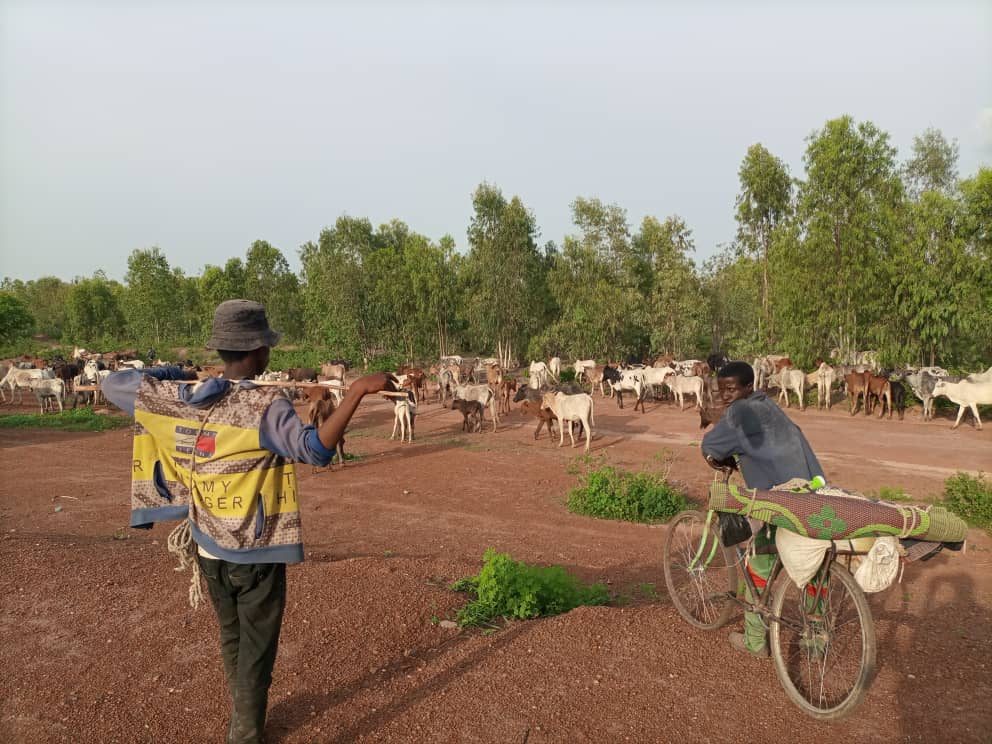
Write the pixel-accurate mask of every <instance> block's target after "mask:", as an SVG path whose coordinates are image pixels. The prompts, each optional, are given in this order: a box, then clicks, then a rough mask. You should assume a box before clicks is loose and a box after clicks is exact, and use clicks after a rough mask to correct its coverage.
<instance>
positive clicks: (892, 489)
mask: <svg viewBox="0 0 992 744" xmlns="http://www.w3.org/2000/svg"><path fill="white" fill-rule="evenodd" d="M873 496H874V498H876V499H878V500H879V501H911V500H912V497H911V496H910V495H909V494H907V493H906V491H905V489H903V488H902V487H900V486H881V487H879V489H878V493H877V494H874V495H873Z"/></svg>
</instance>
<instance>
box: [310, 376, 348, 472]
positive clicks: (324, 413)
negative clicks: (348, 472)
mask: <svg viewBox="0 0 992 744" xmlns="http://www.w3.org/2000/svg"><path fill="white" fill-rule="evenodd" d="M315 388H323V394H324V395H326V397H317V398H311V400H310V406H309V408H307V421H308V422H309V423H311V424H313V425H314V426H316V427H317V428H318V429H319V428H320V426H321V424H323V423H324V422H325V421H326V420H327V419H329V418H330V417H331V414H333V413H334V411H335V409H336V406H335V405H334V399H333V398H332V397H331V391H330V390H328V389H327V387H326V386H324V385H314V386H313V387H310V388H304V390H306V391H307V395H308V396H309V395H311V394H313V395H315V396H317V395H320V394H321V391H320V390H316V389H315ZM334 451H335V452H336V453H337V456H338V462H340V463H341V467H344V456H345V455H344V435H342V436H341V439H340V440H339V441H338V443H337V444H336V445H334ZM333 464H334V458H333V457H332V458H331V461H330V462H329V463H327V467H328V468H330V467H331V465H333ZM311 472H317V468H313V469H312V470H311Z"/></svg>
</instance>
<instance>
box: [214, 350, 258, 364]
mask: <svg viewBox="0 0 992 744" xmlns="http://www.w3.org/2000/svg"><path fill="white" fill-rule="evenodd" d="M217 354H218V355H219V356H220V358H221V361H222V362H224V363H225V364H235V363H237V362H240V361H241V360H242V359H244V358H245V357H246V356H248V355H249V354H251V352H250V351H230V350H229V349H217Z"/></svg>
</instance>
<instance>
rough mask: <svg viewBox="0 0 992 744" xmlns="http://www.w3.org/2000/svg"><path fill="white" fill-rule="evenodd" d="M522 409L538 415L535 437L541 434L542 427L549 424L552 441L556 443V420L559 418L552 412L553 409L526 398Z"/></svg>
mask: <svg viewBox="0 0 992 744" xmlns="http://www.w3.org/2000/svg"><path fill="white" fill-rule="evenodd" d="M520 410H521V411H522V412H523V413H525V414H529V415H531V416H536V417H537V428H536V429H535V430H534V439H537V438H538V437H539V436H540V434H541V429H543V428H544V427H545V426H547V427H548V435H549V436H550V437H551V443H552V444H554V437H555V422H556V421H557V420H558V417H557V416H555V415H554V413H552V412H551V409H550V408H545V407H544V406H543V405H542V404H541V403H540V402H538V401H533V400H525V401H524V402H523V403H521V404H520Z"/></svg>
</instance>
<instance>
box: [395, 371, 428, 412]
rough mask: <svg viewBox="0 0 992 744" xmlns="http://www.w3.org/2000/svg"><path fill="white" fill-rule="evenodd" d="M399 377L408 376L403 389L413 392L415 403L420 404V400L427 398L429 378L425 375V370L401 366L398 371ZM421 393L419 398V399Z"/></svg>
mask: <svg viewBox="0 0 992 744" xmlns="http://www.w3.org/2000/svg"><path fill="white" fill-rule="evenodd" d="M396 374H398V375H406V379H405V380H404V381H403V387H404V388H406V389H407V390H412V391H413V399H414V400H413V402H414V403H417V402H419V400H420V398H426V385H425V383H426V381H427V376H426V375H425V374H424V370H422V369H420V368H419V367H409V366H407V365H401V366H400V368H399V369H398V370H396ZM418 391H419V398H418Z"/></svg>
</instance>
